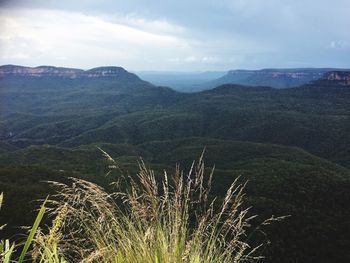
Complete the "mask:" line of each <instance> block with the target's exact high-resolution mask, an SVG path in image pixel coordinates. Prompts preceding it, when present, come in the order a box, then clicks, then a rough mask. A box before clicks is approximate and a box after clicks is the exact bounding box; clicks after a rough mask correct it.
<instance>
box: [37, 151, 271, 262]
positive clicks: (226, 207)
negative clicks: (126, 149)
mask: <svg viewBox="0 0 350 263" xmlns="http://www.w3.org/2000/svg"><path fill="white" fill-rule="evenodd" d="M104 154H105V155H106V156H107V158H109V160H110V161H111V162H114V160H113V159H112V158H111V157H110V156H109V155H108V154H107V153H104ZM114 165H115V166H114V167H116V166H117V164H116V163H115V162H114ZM205 175H206V173H205V166H204V162H203V158H202V157H201V158H200V159H199V161H198V162H197V163H196V164H195V163H194V164H193V165H192V167H191V169H190V171H189V172H188V173H187V174H186V175H185V174H184V173H183V172H181V171H180V169H179V167H177V168H176V171H175V173H174V175H172V176H169V175H168V174H167V173H166V172H164V176H163V180H162V181H161V182H157V180H156V177H155V174H154V172H153V171H152V170H150V169H148V168H147V167H146V165H145V163H144V162H143V161H140V163H139V173H138V176H137V178H136V179H135V178H134V179H133V178H130V177H129V178H128V182H129V183H128V184H127V185H125V184H124V183H120V184H117V186H118V190H117V191H116V192H114V193H112V194H108V193H106V192H105V191H104V190H103V189H102V188H101V187H99V186H97V185H96V184H93V183H91V182H87V181H84V180H80V179H72V183H71V185H66V184H61V183H55V182H52V184H53V185H54V186H55V187H57V188H58V190H59V191H58V194H57V195H56V196H55V198H54V199H53V200H51V201H50V204H51V214H52V215H54V216H55V219H54V221H53V225H52V227H51V229H50V231H49V233H46V234H43V233H42V232H40V233H38V234H37V236H36V247H35V249H34V252H33V258H34V260H36V261H40V262H67V261H69V262H86V263H87V262H115V263H178V262H179V263H180V262H181V263H182V262H184V263H185V262H186V263H187V262H188V263H200V262H203V263H209V262H210V263H216V262H217V263H226V262H230V263H231V262H234V263H238V262H252V261H255V260H257V259H259V258H260V257H259V256H257V255H256V251H257V249H258V247H251V246H250V245H249V244H248V243H247V242H246V240H247V235H246V230H247V229H248V228H249V227H250V224H249V222H250V220H251V219H252V217H248V210H247V209H242V201H243V192H242V191H243V188H244V186H243V185H240V184H238V183H237V180H236V181H235V182H233V183H232V185H231V186H230V187H229V189H228V191H227V193H226V195H225V197H224V198H223V200H222V201H221V202H218V201H217V200H216V199H213V200H209V199H210V197H209V196H210V195H209V194H210V188H211V183H212V175H213V170H212V171H211V172H210V173H209V175H208V176H205ZM267 222H268V221H267Z"/></svg>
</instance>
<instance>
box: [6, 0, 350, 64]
mask: <svg viewBox="0 0 350 263" xmlns="http://www.w3.org/2000/svg"><path fill="white" fill-rule="evenodd" d="M349 11H350V1H349V0H124V1H122V0H0V64H16V65H25V66H39V65H54V66H63V67H75V68H83V69H88V68H93V67H97V66H122V67H124V68H126V69H128V70H138V71H140V70H157V71H222V70H230V69H261V68H295V67H337V68H350V14H349Z"/></svg>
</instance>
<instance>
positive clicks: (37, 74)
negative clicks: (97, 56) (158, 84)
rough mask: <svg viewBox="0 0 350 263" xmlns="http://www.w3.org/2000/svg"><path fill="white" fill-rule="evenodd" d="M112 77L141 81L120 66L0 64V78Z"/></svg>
mask: <svg viewBox="0 0 350 263" xmlns="http://www.w3.org/2000/svg"><path fill="white" fill-rule="evenodd" d="M9 77H14V78H16V77H17V78H18V77H25V78H55V77H57V78H63V79H76V78H113V79H118V80H128V81H141V80H140V78H139V77H138V76H136V75H135V74H133V73H130V72H128V71H126V70H125V69H123V68H122V67H98V68H93V69H89V70H82V69H74V68H60V67H53V66H39V67H35V68H31V67H23V66H16V65H4V66H0V78H9Z"/></svg>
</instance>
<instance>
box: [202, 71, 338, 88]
mask: <svg viewBox="0 0 350 263" xmlns="http://www.w3.org/2000/svg"><path fill="white" fill-rule="evenodd" d="M332 70H335V69H331V68H311V69H308V68H305V69H262V70H231V71H229V72H228V73H227V74H226V75H224V76H223V77H221V78H218V79H216V80H213V81H210V82H208V83H206V85H205V86H206V87H207V88H210V87H211V88H213V87H216V86H219V85H223V84H239V85H248V86H269V87H273V88H277V89H284V88H291V87H297V86H301V85H304V84H306V83H308V82H310V81H315V80H317V79H319V78H321V77H322V76H323V74H324V73H326V72H328V71H332Z"/></svg>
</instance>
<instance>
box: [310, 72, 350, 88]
mask: <svg viewBox="0 0 350 263" xmlns="http://www.w3.org/2000/svg"><path fill="white" fill-rule="evenodd" d="M313 83H314V84H315V85H320V86H333V87H339V86H340V87H343V86H346V87H350V71H339V70H338V71H329V72H326V73H325V74H323V75H322V77H321V78H320V79H318V80H316V81H314V82H313Z"/></svg>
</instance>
